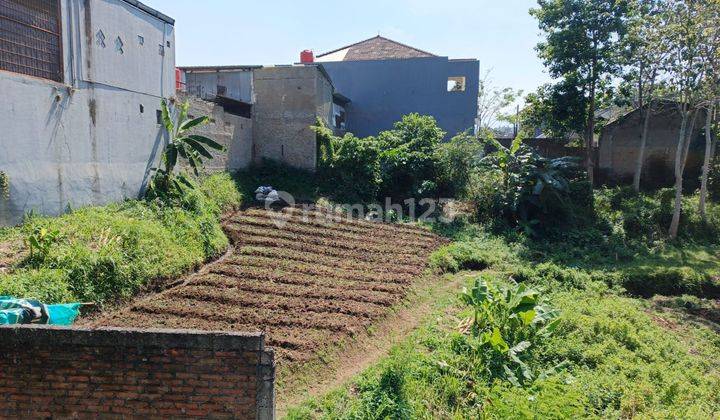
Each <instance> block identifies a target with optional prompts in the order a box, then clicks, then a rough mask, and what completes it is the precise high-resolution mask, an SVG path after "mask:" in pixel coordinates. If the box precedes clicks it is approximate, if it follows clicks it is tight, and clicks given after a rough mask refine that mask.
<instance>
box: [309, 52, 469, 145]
mask: <svg viewBox="0 0 720 420" xmlns="http://www.w3.org/2000/svg"><path fill="white" fill-rule="evenodd" d="M322 65H323V67H324V68H325V70H326V71H327V72H328V74H329V75H330V78H331V79H332V82H333V84H334V85H335V89H336V91H338V92H340V93H341V94H343V95H345V96H347V97H348V98H350V100H351V101H352V102H351V103H350V104H349V105H348V106H347V111H348V122H347V130H348V131H350V132H352V133H354V134H355V135H357V136H360V137H365V136H371V135H376V134H377V133H378V132H380V131H382V130H387V129H390V128H392V126H393V123H394V122H396V121H398V120H400V118H401V117H402V116H403V115H405V114H409V113H411V112H418V113H420V114H424V115H432V116H433V117H435V119H436V120H437V122H438V124H439V125H440V127H442V129H443V130H445V131H446V132H447V133H448V137H451V136H453V135H455V134H457V133H459V132H462V131H464V130H467V129H472V128H473V127H474V125H475V117H476V115H477V95H478V77H479V72H480V66H479V62H478V61H477V60H448V59H447V57H426V58H425V57H424V58H410V59H400V60H372V61H338V62H323V63H322ZM450 76H465V78H466V88H465V91H464V92H448V91H447V78H448V77H450Z"/></svg>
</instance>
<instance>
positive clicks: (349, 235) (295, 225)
mask: <svg viewBox="0 0 720 420" xmlns="http://www.w3.org/2000/svg"><path fill="white" fill-rule="evenodd" d="M229 223H230V224H231V225H235V224H237V225H245V226H253V227H255V228H260V229H276V230H282V231H286V232H292V233H294V234H297V235H310V236H315V237H322V238H330V239H342V240H346V241H359V242H362V241H364V242H367V243H370V244H376V245H385V244H386V243H387V240H388V238H385V237H375V236H372V237H369V236H368V235H367V234H364V233H365V232H363V233H360V232H346V231H342V230H339V229H333V228H332V227H330V226H322V225H320V224H317V223H316V224H312V223H310V222H303V221H302V220H300V219H297V220H296V219H293V220H292V223H287V224H285V225H283V226H282V227H278V226H277V225H276V224H275V222H274V221H273V220H272V219H271V218H269V217H268V218H260V217H254V216H235V217H233V218H232V219H230V221H229ZM392 240H393V241H394V243H395V244H396V245H398V246H400V247H413V248H419V249H430V248H434V247H435V243H434V241H428V240H418V239H417V238H416V237H413V238H411V239H409V238H407V237H395V238H392Z"/></svg>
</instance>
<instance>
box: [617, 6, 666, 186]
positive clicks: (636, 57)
mask: <svg viewBox="0 0 720 420" xmlns="http://www.w3.org/2000/svg"><path fill="white" fill-rule="evenodd" d="M662 11H663V1H662V0H631V1H630V7H629V16H630V18H629V20H628V22H629V23H628V34H627V36H626V37H625V46H626V50H625V59H624V60H623V61H624V62H625V67H626V71H627V74H626V78H627V79H628V80H629V81H630V82H631V83H632V84H634V85H635V103H634V104H633V105H636V106H637V107H638V109H639V110H640V112H641V113H642V115H643V124H642V132H641V134H640V147H639V148H638V156H637V160H636V163H635V173H634V176H633V189H634V190H635V192H639V191H640V179H641V176H642V171H643V165H644V163H645V149H646V145H647V137H648V130H649V128H650V117H651V115H652V113H653V111H654V109H653V108H654V106H655V103H656V100H657V93H658V85H659V84H660V81H661V80H659V79H660V77H661V76H662V74H663V72H662V67H663V63H664V62H665V58H666V56H667V54H668V46H667V42H666V38H665V37H664V36H663V35H662V31H661V29H660V27H659V24H660V21H661V19H660V16H661V15H662Z"/></svg>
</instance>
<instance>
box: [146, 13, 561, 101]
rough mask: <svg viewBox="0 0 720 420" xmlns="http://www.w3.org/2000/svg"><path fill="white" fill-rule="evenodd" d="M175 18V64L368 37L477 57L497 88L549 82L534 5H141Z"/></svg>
mask: <svg viewBox="0 0 720 420" xmlns="http://www.w3.org/2000/svg"><path fill="white" fill-rule="evenodd" d="M144 3H146V4H147V5H149V6H151V7H154V8H156V9H158V10H160V11H161V12H163V13H165V14H167V15H169V16H171V17H173V18H175V20H176V45H177V58H176V59H177V63H178V65H221V64H287V63H292V62H297V61H298V60H299V53H300V51H301V50H303V49H306V48H307V49H312V50H314V51H315V53H316V54H318V53H321V52H325V51H328V50H333V49H335V48H339V47H342V46H344V45H347V44H350V43H353V42H357V41H360V40H362V39H365V38H369V37H372V36H375V35H377V34H378V32H379V33H380V35H383V36H385V37H388V38H391V39H394V40H396V41H399V42H402V43H405V44H409V45H412V46H414V47H417V48H420V49H422V50H426V51H430V52H432V53H435V54H438V55H446V56H449V57H451V58H477V59H479V60H480V67H481V69H482V70H483V71H486V70H489V69H491V79H492V80H493V83H494V84H495V85H497V86H499V87H505V86H509V87H514V88H519V89H523V90H525V92H528V91H530V90H534V89H535V87H537V86H538V85H540V84H541V83H543V82H545V81H547V80H548V79H549V77H548V75H547V74H546V73H545V72H544V70H543V66H542V62H541V61H540V60H539V59H538V58H537V55H536V52H535V50H534V47H535V45H536V44H537V42H538V41H539V36H538V34H539V31H538V29H537V23H536V22H535V20H534V19H533V18H532V17H531V16H530V15H529V14H528V10H529V9H530V8H531V7H533V6H534V5H535V4H536V2H535V1H534V0H442V1H441V0H384V1H382V0H363V1H359V2H342V1H337V0H335V1H302V0H294V1H291V0H265V1H256V0H251V1H248V0H245V1H243V0H240V1H237V0H235V1H232V0H206V1H203V2H199V1H196V0H144Z"/></svg>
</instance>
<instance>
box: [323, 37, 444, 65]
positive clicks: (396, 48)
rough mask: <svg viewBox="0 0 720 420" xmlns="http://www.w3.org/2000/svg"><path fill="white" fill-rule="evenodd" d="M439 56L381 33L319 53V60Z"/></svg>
mask: <svg viewBox="0 0 720 420" xmlns="http://www.w3.org/2000/svg"><path fill="white" fill-rule="evenodd" d="M418 57H437V55H435V54H432V53H429V52H427V51H423V50H420V49H417V48H415V47H411V46H409V45H405V44H401V43H400V42H397V41H393V40H392V39H388V38H385V37H382V36H380V35H378V36H374V37H372V38H368V39H366V40H363V41H360V42H356V43H354V44H350V45H347V46H345V47H342V48H338V49H336V50H332V51H328V52H326V53H323V54H320V55H318V56H317V57H316V58H317V59H318V61H360V60H393V59H403V58H418Z"/></svg>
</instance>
